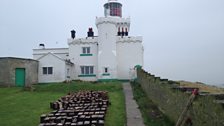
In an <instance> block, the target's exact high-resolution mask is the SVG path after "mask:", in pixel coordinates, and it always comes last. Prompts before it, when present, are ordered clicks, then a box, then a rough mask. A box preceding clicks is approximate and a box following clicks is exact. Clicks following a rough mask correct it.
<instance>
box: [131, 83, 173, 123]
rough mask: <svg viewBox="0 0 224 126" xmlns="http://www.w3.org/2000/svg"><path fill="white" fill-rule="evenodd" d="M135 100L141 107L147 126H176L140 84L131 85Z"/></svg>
mask: <svg viewBox="0 0 224 126" xmlns="http://www.w3.org/2000/svg"><path fill="white" fill-rule="evenodd" d="M131 85H132V90H133V95H134V99H135V100H136V101H137V104H138V105H139V108H140V111H141V113H142V116H143V119H144V123H145V124H146V126H174V125H175V124H174V123H173V122H171V121H170V120H169V119H168V118H167V117H166V116H165V115H164V114H163V113H162V112H160V110H159V109H158V107H157V106H156V105H155V104H154V103H153V102H152V101H151V100H150V99H148V97H147V95H146V94H145V93H144V91H143V90H142V88H141V85H140V84H137V83H134V82H133V83H131Z"/></svg>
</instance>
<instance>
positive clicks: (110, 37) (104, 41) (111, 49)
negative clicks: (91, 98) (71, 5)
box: [96, 17, 117, 79]
mask: <svg viewBox="0 0 224 126" xmlns="http://www.w3.org/2000/svg"><path fill="white" fill-rule="evenodd" d="M110 19H111V20H110ZM96 25H97V28H98V35H99V36H98V44H99V52H98V79H105V78H104V76H102V74H103V73H104V68H105V67H108V68H109V73H110V76H109V77H110V78H109V79H116V78H117V61H116V55H117V54H116V35H117V27H116V22H113V18H112V17H110V18H99V19H96ZM106 78H107V79H108V76H107V77H106Z"/></svg>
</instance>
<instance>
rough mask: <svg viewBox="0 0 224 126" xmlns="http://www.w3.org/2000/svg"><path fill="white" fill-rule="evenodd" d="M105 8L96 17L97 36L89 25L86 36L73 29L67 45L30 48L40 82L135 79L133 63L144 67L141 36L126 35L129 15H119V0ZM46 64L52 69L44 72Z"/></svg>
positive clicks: (105, 5) (107, 4) (120, 8)
mask: <svg viewBox="0 0 224 126" xmlns="http://www.w3.org/2000/svg"><path fill="white" fill-rule="evenodd" d="M104 9H105V10H104V14H105V16H104V17H99V18H96V26H97V29H98V36H94V32H93V30H92V28H89V31H88V36H87V37H86V38H76V37H75V31H74V30H73V31H71V38H69V39H68V46H69V48H54V49H52V48H45V47H44V45H42V44H40V46H41V48H40V49H34V50H33V57H34V59H36V60H38V61H39V82H42V83H44V82H60V81H63V80H68V79H69V80H85V81H102V80H130V79H134V78H135V76H136V73H135V72H136V71H135V66H143V52H144V50H143V46H142V37H140V36H138V37H133V36H129V34H128V33H129V30H130V18H122V4H121V3H119V2H117V1H114V0H110V1H109V2H108V3H106V4H104ZM49 67H50V69H52V72H51V73H50V74H44V73H46V68H49ZM59 67H60V68H59ZM68 74H69V75H68ZM68 77H69V78H68Z"/></svg>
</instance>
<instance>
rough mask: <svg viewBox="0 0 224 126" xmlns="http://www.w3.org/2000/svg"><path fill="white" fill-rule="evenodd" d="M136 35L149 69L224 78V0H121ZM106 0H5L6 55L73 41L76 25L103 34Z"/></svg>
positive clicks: (0, 9) (27, 54) (0, 15)
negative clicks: (99, 27) (101, 25)
mask: <svg viewBox="0 0 224 126" xmlns="http://www.w3.org/2000/svg"><path fill="white" fill-rule="evenodd" d="M119 1H120V2H121V3H122V4H123V17H130V18H131V29H130V30H131V31H130V35H131V36H143V46H144V69H145V70H146V71H148V72H150V73H152V74H154V75H156V76H160V77H162V78H168V79H171V80H188V81H193V82H204V83H206V84H210V85H220V84H224V1H223V0H129V1H127V0H119ZM105 2H106V0H98V1H97V0H0V57H8V56H10V57H23V58H32V49H34V48H38V45H39V43H44V44H45V47H46V48H55V47H68V45H67V39H68V38H69V37H70V31H71V30H72V29H75V30H76V33H77V34H76V36H77V37H78V38H82V37H86V35H87V33H86V32H87V30H88V28H89V27H93V30H94V31H95V32H96V34H97V28H96V26H95V18H96V17H102V16H104V14H103V12H104V10H103V4H104V3H105Z"/></svg>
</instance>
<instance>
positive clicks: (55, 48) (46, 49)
mask: <svg viewBox="0 0 224 126" xmlns="http://www.w3.org/2000/svg"><path fill="white" fill-rule="evenodd" d="M64 49H68V48H44V49H33V50H64Z"/></svg>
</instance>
